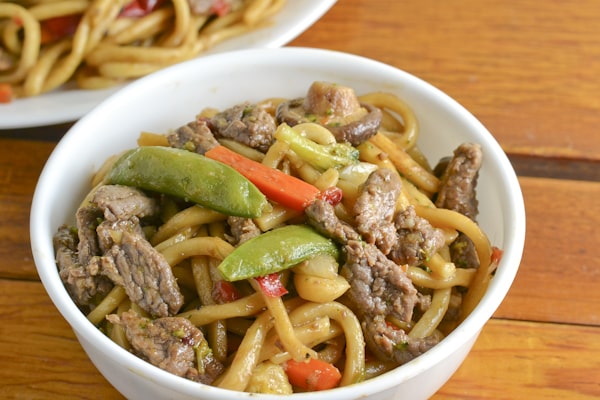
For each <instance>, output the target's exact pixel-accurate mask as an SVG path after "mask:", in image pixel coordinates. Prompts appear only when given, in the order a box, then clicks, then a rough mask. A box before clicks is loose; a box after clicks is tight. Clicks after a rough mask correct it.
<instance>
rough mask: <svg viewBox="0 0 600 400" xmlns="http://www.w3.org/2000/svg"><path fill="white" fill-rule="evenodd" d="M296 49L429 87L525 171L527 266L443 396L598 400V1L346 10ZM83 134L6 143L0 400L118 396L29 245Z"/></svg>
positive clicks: (44, 134) (1, 147) (365, 4)
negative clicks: (395, 73) (43, 193)
mask: <svg viewBox="0 0 600 400" xmlns="http://www.w3.org/2000/svg"><path fill="white" fill-rule="evenodd" d="M291 45H293V46H308V47H319V48H328V49H334V50H341V51H345V52H350V53H355V54H360V55H363V56H367V57H370V58H374V59H377V60H380V61H383V62H385V63H389V64H391V65H394V66H396V67H399V68H402V69H404V70H406V71H408V72H410V73H412V74H414V75H416V76H418V77H420V78H423V79H425V80H427V81H429V82H430V83H432V84H433V85H435V86H437V87H438V88H440V89H442V90H443V91H445V92H446V93H448V94H449V95H450V96H452V97H454V98H455V99H456V100H458V101H459V102H460V103H461V104H463V105H464V106H465V107H466V108H468V109H469V110H470V111H471V112H472V113H473V114H475V116H476V117H478V118H479V119H480V120H481V121H482V122H483V123H484V124H485V125H486V126H487V127H488V128H489V130H490V131H491V132H492V133H493V135H494V136H495V137H496V138H497V140H498V141H499V142H500V144H501V145H502V146H503V148H504V149H505V150H506V152H507V153H508V154H509V156H510V158H511V160H512V161H513V163H514V166H515V168H516V170H517V172H518V174H519V179H520V183H521V185H522V189H523V193H524V197H525V203H526V209H527V239H526V245H525V252H524V255H523V261H522V265H521V268H520V271H519V273H518V275H517V278H516V281H515V282H514V285H513V287H512V289H511V290H510V292H509V294H508V297H507V298H506V300H505V301H504V302H503V304H502V305H501V307H500V308H499V309H498V311H497V312H496V313H495V315H494V317H493V319H492V320H491V321H490V322H489V323H488V324H487V325H486V327H485V328H484V329H483V332H482V334H481V336H480V337H479V340H478V341H477V343H476V345H475V347H474V348H473V351H472V352H471V354H470V355H469V356H468V358H467V360H466V361H465V363H464V364H463V365H462V367H461V368H460V369H459V370H458V371H457V372H456V374H455V375H454V376H453V377H452V379H451V380H450V381H449V382H448V383H447V384H446V385H445V386H444V387H443V388H442V389H441V390H440V391H439V392H438V393H437V394H436V395H435V396H434V399H437V400H441V399H468V398H470V399H484V398H493V399H535V398H537V399H561V400H562V399H586V398H588V399H592V398H598V397H600V256H599V255H598V254H599V253H596V251H597V250H598V248H597V247H598V246H599V245H600V229H599V228H598V227H599V226H600V201H599V200H598V199H600V168H599V167H600V134H599V133H598V129H599V127H600V79H599V76H600V6H599V5H598V3H597V1H596V0H580V1H578V2H576V3H574V2H568V1H564V0H546V1H544V2H540V1H538V0H522V1H519V2H505V1H480V0H448V1H436V0H421V1H398V0H387V1H386V0H370V1H361V0H340V1H339V2H338V3H337V4H336V5H335V6H334V8H333V9H331V11H330V12H328V13H327V14H326V15H325V16H324V17H323V18H322V19H321V20H320V21H319V22H318V23H316V24H315V25H314V26H313V27H311V28H310V29H309V30H308V31H307V32H305V33H304V34H302V35H300V36H299V37H298V38H297V39H296V40H294V41H293V42H292V43H291ZM69 126H70V124H68V123H67V124H64V125H59V126H52V127H44V128H40V129H23V130H16V131H4V132H0V210H1V217H0V354H1V356H0V360H1V361H0V398H29V399H47V398H53V399H54V398H89V399H92V398H104V399H108V398H120V395H119V394H118V393H117V392H116V391H115V390H114V389H113V388H112V387H111V386H110V385H109V384H108V383H107V381H106V380H105V379H104V378H103V377H102V376H101V375H100V374H99V373H98V372H97V370H96V369H95V367H94V366H93V365H92V364H91V363H90V361H89V360H88V358H87V357H86V355H85V354H84V353H83V351H82V349H81V347H80V346H79V344H78V343H77V341H76V339H75V337H74V335H73V333H72V331H71V330H70V328H69V327H68V325H67V324H66V322H64V320H63V319H62V318H61V317H60V315H59V313H58V312H57V311H56V309H55V308H54V306H53V304H52V303H51V301H50V299H49V298H48V296H47V295H46V293H45V291H44V289H43V287H42V285H41V284H40V282H39V280H38V276H37V274H36V271H35V267H34V264H33V260H32V256H31V251H30V247H29V231H28V223H29V207H30V204H31V196H32V193H33V190H34V186H35V183H36V180H37V177H38V174H39V173H40V171H41V169H42V166H43V164H44V162H45V160H46V158H47V156H48V155H49V154H50V152H51V151H52V149H53V148H54V146H55V144H56V141H57V140H58V139H59V138H60V137H61V136H62V134H63V133H64V132H65V131H66V130H67V129H68V127H69Z"/></svg>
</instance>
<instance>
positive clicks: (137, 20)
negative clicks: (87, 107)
mask: <svg viewBox="0 0 600 400" xmlns="http://www.w3.org/2000/svg"><path fill="white" fill-rule="evenodd" d="M284 4H285V0H169V1H167V0H25V1H8V2H6V1H3V2H2V3H0V43H1V46H0V100H1V102H9V101H10V100H11V99H12V98H14V97H17V98H19V97H31V96H36V95H39V94H42V93H46V92H49V91H52V90H54V89H56V88H58V87H61V86H62V85H63V84H65V83H71V82H73V83H74V85H75V86H76V87H78V88H80V89H100V88H106V87H110V86H114V85H116V84H119V83H122V82H124V81H126V80H128V79H134V78H139V77H141V76H144V75H147V74H149V73H151V72H154V71H156V70H159V69H161V68H164V67H166V66H169V65H172V64H175V63H178V62H181V61H184V60H188V59H191V58H193V57H196V56H198V55H199V54H201V53H202V52H203V51H205V50H206V49H209V48H210V47H212V46H214V45H215V44H217V43H219V42H221V41H223V40H225V39H228V38H231V37H234V36H239V35H243V34H244V33H247V32H249V31H251V30H254V29H257V28H260V27H262V26H265V25H266V24H269V23H270V22H269V20H270V18H271V17H272V16H273V15H275V14H276V13H278V12H279V10H281V8H282V7H283V6H284Z"/></svg>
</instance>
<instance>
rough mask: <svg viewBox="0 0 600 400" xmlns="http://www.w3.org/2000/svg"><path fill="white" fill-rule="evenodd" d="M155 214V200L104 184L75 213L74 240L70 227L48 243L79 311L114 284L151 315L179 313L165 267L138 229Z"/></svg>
mask: <svg viewBox="0 0 600 400" xmlns="http://www.w3.org/2000/svg"><path fill="white" fill-rule="evenodd" d="M157 212H158V206H157V204H156V201H155V200H154V199H152V198H150V197H148V196H146V195H145V194H144V192H142V191H140V190H138V189H135V188H131V187H127V186H120V185H106V186H101V187H99V188H98V189H97V190H96V192H95V193H94V194H93V195H92V197H91V198H90V201H89V203H87V204H86V205H84V206H82V207H80V209H79V210H78V211H77V225H78V228H77V231H78V235H77V236H75V233H74V229H70V228H67V227H63V228H61V229H59V231H58V232H57V234H56V236H55V239H54V247H55V251H56V260H57V265H58V268H59V273H60V275H61V278H62V279H63V282H65V285H66V287H67V290H69V293H70V294H71V295H72V296H73V299H74V300H75V302H76V303H77V304H78V305H79V306H80V307H88V306H89V307H90V308H91V307H93V306H94V300H95V299H96V297H99V296H100V295H104V294H106V293H108V291H109V290H110V289H111V288H112V287H113V284H116V285H120V286H123V287H124V288H125V290H126V292H127V294H128V295H129V297H130V299H131V300H132V301H133V302H135V303H138V304H139V306H140V307H142V308H143V309H144V310H146V311H148V312H149V313H151V314H152V315H155V316H167V315H172V314H175V313H176V312H177V311H178V310H179V308H180V307H181V306H182V304H183V296H182V295H181V293H180V291H179V287H178V285H177V282H176V280H175V277H174V276H173V273H172V270H171V267H170V265H169V264H168V263H167V262H166V260H165V258H164V256H162V254H160V253H159V252H157V251H156V250H155V249H154V248H153V247H152V245H151V244H150V243H149V242H148V241H147V240H146V238H145V236H144V233H143V230H142V227H141V225H140V219H141V218H144V217H148V216H152V215H154V214H156V213H157Z"/></svg>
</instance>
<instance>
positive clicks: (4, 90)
mask: <svg viewBox="0 0 600 400" xmlns="http://www.w3.org/2000/svg"><path fill="white" fill-rule="evenodd" d="M12 98H13V90H12V86H10V85H9V84H8V83H0V103H10V102H11V101H12Z"/></svg>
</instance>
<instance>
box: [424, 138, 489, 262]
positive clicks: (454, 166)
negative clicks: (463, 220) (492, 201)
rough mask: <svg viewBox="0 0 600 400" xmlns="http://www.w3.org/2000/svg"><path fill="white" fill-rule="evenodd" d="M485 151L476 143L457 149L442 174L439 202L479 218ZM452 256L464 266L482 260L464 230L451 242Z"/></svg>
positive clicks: (473, 217)
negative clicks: (480, 180) (479, 196)
mask: <svg viewBox="0 0 600 400" xmlns="http://www.w3.org/2000/svg"><path fill="white" fill-rule="evenodd" d="M482 158H483V153H482V150H481V146H480V145H478V144H475V143H463V144H461V145H460V146H458V147H457V148H456V150H454V155H453V156H452V158H451V159H450V161H448V164H447V166H446V168H445V170H444V172H443V174H442V176H441V181H440V190H439V192H438V194H437V198H436V201H435V205H436V206H437V207H440V208H447V209H449V210H454V211H457V212H459V213H461V214H463V215H466V216H467V217H469V218H471V219H472V220H475V219H476V218H477V214H478V203H477V193H476V186H477V178H478V176H479V169H480V168H481V162H482ZM450 256H451V259H452V261H453V262H454V264H456V265H457V266H458V267H463V268H477V267H478V266H479V259H478V257H477V253H476V251H475V246H474V245H473V242H472V241H471V239H469V238H468V237H467V236H466V235H465V234H464V233H462V232H461V233H460V234H459V235H458V237H457V238H456V239H455V240H454V242H453V243H451V245H450Z"/></svg>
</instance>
